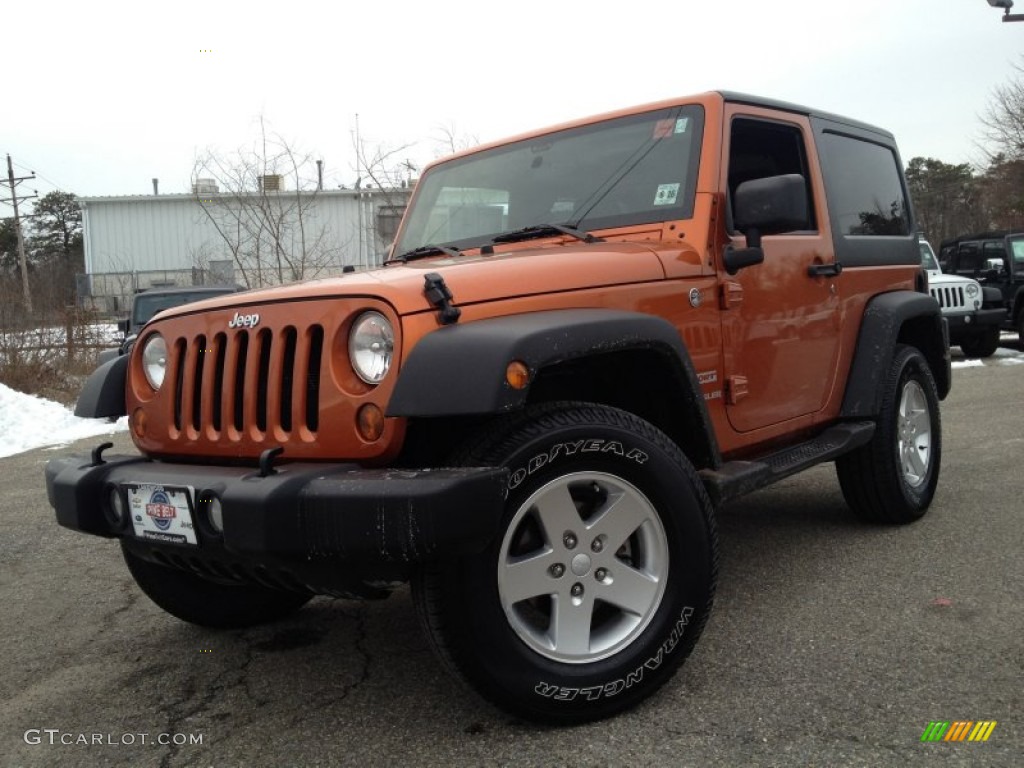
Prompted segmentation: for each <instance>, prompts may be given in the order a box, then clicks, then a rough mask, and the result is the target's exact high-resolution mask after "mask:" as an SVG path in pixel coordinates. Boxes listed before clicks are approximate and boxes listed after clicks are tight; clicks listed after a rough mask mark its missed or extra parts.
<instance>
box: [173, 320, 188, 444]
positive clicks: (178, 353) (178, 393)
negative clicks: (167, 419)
mask: <svg viewBox="0 0 1024 768" xmlns="http://www.w3.org/2000/svg"><path fill="white" fill-rule="evenodd" d="M173 361H174V370H175V374H174V427H175V429H179V430H180V429H181V427H182V415H181V407H182V405H181V398H182V394H183V390H184V386H183V384H184V383H185V340H184V339H177V340H176V341H175V342H174V351H173Z"/></svg>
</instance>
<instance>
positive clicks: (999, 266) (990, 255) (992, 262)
mask: <svg viewBox="0 0 1024 768" xmlns="http://www.w3.org/2000/svg"><path fill="white" fill-rule="evenodd" d="M939 263H940V264H941V265H942V271H943V272H946V273H947V274H952V275H962V276H963V277H973V278H974V279H975V280H977V281H978V282H979V283H981V284H982V285H983V286H986V287H992V288H997V289H999V292H1000V293H1001V294H1002V298H1003V306H1004V307H1005V308H1006V320H1005V321H1004V327H1005V328H1007V329H1008V330H1015V331H1017V333H1018V334H1019V336H1020V341H1021V343H1022V344H1024V232H1013V231H1010V230H1002V231H995V232H979V233H977V234H973V235H963V236H961V237H957V238H954V239H952V240H945V241H943V243H942V245H941V246H940V248H939Z"/></svg>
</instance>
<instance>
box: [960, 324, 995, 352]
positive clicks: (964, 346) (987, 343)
mask: <svg viewBox="0 0 1024 768" xmlns="http://www.w3.org/2000/svg"><path fill="white" fill-rule="evenodd" d="M960 349H961V350H963V353H964V356H965V357H991V356H992V355H994V354H995V352H996V350H997V349H999V329H998V328H986V329H984V330H982V331H978V332H977V333H975V334H974V335H972V336H968V337H967V338H965V339H964V340H963V341H961V342H960Z"/></svg>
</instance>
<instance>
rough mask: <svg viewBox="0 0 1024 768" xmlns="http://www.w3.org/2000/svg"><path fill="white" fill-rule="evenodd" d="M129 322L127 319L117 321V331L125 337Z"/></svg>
mask: <svg viewBox="0 0 1024 768" xmlns="http://www.w3.org/2000/svg"><path fill="white" fill-rule="evenodd" d="M130 322H131V321H130V320H129V319H128V318H127V317H126V318H125V319H124V320H118V321H117V328H118V330H119V331H121V333H123V334H125V335H127V333H128V325H129V323H130Z"/></svg>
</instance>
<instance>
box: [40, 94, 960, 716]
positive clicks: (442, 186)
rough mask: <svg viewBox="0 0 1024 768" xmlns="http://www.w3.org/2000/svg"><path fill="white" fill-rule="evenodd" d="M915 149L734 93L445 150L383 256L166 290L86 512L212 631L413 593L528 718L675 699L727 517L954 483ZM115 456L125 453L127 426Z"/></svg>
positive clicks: (447, 653)
mask: <svg viewBox="0 0 1024 768" xmlns="http://www.w3.org/2000/svg"><path fill="white" fill-rule="evenodd" d="M901 168H902V166H901V163H900V158H899V155H898V153H897V149H896V146H895V143H894V141H893V137H892V136H891V135H890V134H889V133H887V132H885V131H883V130H880V129H878V128H873V127H871V126H869V125H865V124H862V123H859V122H855V121H852V120H847V119H844V118H841V117H836V116H834V115H830V114H825V113H821V112H817V111H815V110H811V109H806V108H803V107H799V106H795V105H792V104H785V103H779V102H775V101H769V100H765V99H760V98H753V97H750V96H745V95H740V94H735V93H718V92H715V93H706V94H703V95H698V96H694V97H691V98H685V99H679V100H672V101H666V102H662V103H657V104H649V105H646V106H641V107H636V108H634V109H628V110H623V111H620V112H616V113H613V114H606V115H601V116H598V117H593V118H589V119H586V120H580V121H578V122H574V123H570V124H566V125H561V126H558V127H556V128H552V129H549V130H545V131H541V132H537V133H531V134H528V135H524V136H520V137H517V138H514V139H510V140H508V141H503V142H499V143H495V144H491V145H488V146H483V147H479V148H477V149H473V150H470V151H468V152H464V153H462V154H459V155H457V156H455V157H451V158H448V159H445V160H442V161H440V162H437V163H435V164H434V165H433V166H431V167H430V168H429V169H427V170H426V171H425V173H424V174H423V176H422V178H421V180H420V182H419V184H418V185H417V187H416V190H415V194H414V195H413V197H412V200H411V202H410V205H409V208H408V211H407V212H406V215H405V218H404V220H403V222H402V225H401V228H400V230H399V232H398V236H397V239H396V242H395V244H394V245H393V247H392V250H391V253H390V255H389V258H388V260H387V262H386V263H385V265H384V266H383V267H382V268H380V269H376V270H373V271H368V272H363V273H353V274H348V275H345V276H342V277H340V278H337V279H326V280H318V281H314V282H308V283H303V284H295V285H288V286H281V287H277V288H270V289H266V290H259V291H252V292H248V293H241V294H233V295H230V296H225V297H221V298H217V299H212V300H208V301H204V302H201V303H198V304H190V305H188V306H184V307H180V308H177V309H172V310H168V311H166V312H164V313H162V314H160V315H158V316H157V317H156V318H154V319H153V320H152V321H151V322H150V323H149V324H148V325H146V326H145V328H144V329H143V330H142V331H141V332H140V335H139V340H138V343H137V345H136V347H135V349H134V351H133V352H132V354H131V356H130V357H127V356H126V357H123V358H120V359H117V360H114V361H111V362H110V363H107V364H106V365H105V366H103V367H102V368H100V369H99V370H98V371H97V372H96V373H95V374H94V376H93V378H92V379H91V380H90V381H89V382H88V383H87V385H86V387H85V389H84V391H83V393H82V397H81V398H80V400H79V404H78V411H77V412H78V413H79V415H86V416H94V417H108V416H117V415H119V414H125V413H127V415H128V416H129V421H130V429H131V435H132V438H133V439H134V441H135V444H136V445H137V446H138V448H139V451H140V452H141V455H134V456H109V457H108V456H104V455H103V451H104V450H105V448H106V447H107V446H99V447H98V448H96V449H95V450H93V451H92V454H91V456H84V457H77V458H60V459H54V460H52V461H50V462H49V464H48V465H47V468H46V481H47V490H48V493H49V500H50V503H51V504H52V506H53V507H54V508H55V509H56V513H57V521H58V522H59V523H60V524H61V525H63V526H66V527H68V528H72V529H75V530H78V531H82V532H84V533H91V534H94V535H97V536H102V537H107V538H115V539H117V540H118V542H119V544H120V547H121V550H122V551H123V554H124V559H125V561H126V562H127V565H128V569H129V571H130V572H131V574H132V576H133V577H134V578H135V580H136V581H137V583H138V585H139V586H140V587H141V589H142V590H143V591H144V592H145V593H146V594H147V595H148V596H149V597H150V598H152V599H153V601H154V602H156V603H157V604H158V605H159V606H161V607H162V608H164V609H165V610H167V611H168V612H170V613H172V614H174V615H175V616H177V617H179V618H181V619H184V620H185V621H190V622H194V623H196V624H200V625H204V626H209V627H244V626H248V625H252V624H256V623H259V622H266V621H272V620H275V619H280V618H282V617H284V616H287V615H289V614H291V613H292V612H294V611H296V610H297V609H299V608H300V607H301V606H302V605H303V604H304V603H306V602H307V601H308V600H309V599H310V598H311V597H312V596H313V595H332V596H340V597H357V598H377V597H383V596H385V595H387V594H388V592H389V591H390V590H391V589H393V588H394V587H395V586H397V585H399V584H401V583H403V582H406V581H409V582H411V585H412V599H413V602H414V604H415V606H416V609H417V611H418V613H419V617H420V619H421V621H422V624H423V627H424V628H425V630H426V633H427V636H428V637H429V639H430V642H431V644H432V645H433V647H434V648H435V649H436V650H437V652H438V653H439V655H440V657H441V658H442V660H443V661H444V662H445V663H446V665H447V666H448V667H449V668H450V669H451V670H452V671H454V672H455V673H457V674H458V675H459V676H461V677H462V678H463V679H464V680H465V681H467V682H468V683H469V684H470V685H471V686H472V687H473V688H475V689H476V690H477V691H478V692H479V693H480V694H482V695H483V696H484V697H486V698H487V699H489V700H490V701H492V702H494V703H495V704H497V705H498V706H500V707H503V708H505V709H506V710H508V711H510V712H512V713H515V714H517V715H520V716H523V717H526V718H531V719H535V720H539V721H544V722H559V723H572V722H581V721H586V720H592V719H596V718H600V717H605V716H608V715H610V714H613V713H615V712H618V711H621V710H623V709H625V708H627V707H631V706H633V705H635V704H636V703H637V702H638V701H640V700H641V699H643V698H644V697H646V696H649V695H650V694H651V693H652V692H653V691H655V690H656V689H657V688H658V687H659V686H661V685H662V684H664V683H665V681H666V680H668V679H669V678H670V677H671V675H672V674H673V672H674V671H675V670H676V669H677V668H678V666H679V665H680V664H681V663H682V661H683V660H684V659H685V658H686V656H687V655H688V654H689V653H690V651H691V650H692V649H693V647H694V644H695V643H696V642H697V638H698V636H699V635H700V633H701V630H702V628H703V627H704V624H705V622H706V621H707V619H708V614H709V611H710V609H711V603H712V596H713V593H714V589H715V579H716V568H717V541H716V532H715V531H716V528H715V507H716V506H718V505H720V504H721V503H722V502H724V501H726V500H728V499H731V498H734V497H736V496H738V495H741V494H746V493H749V492H751V491H754V490H756V489H758V488H761V487H763V486H765V485H768V484H769V483H772V482H774V481H776V480H779V479H781V478H784V477H787V476H789V475H792V474H794V473H796V472H799V471H801V470H803V469H806V468H808V467H811V466H813V465H816V464H819V463H822V462H827V461H834V462H835V465H836V470H837V474H838V477H839V484H840V486H841V488H842V492H843V495H844V497H845V499H846V501H847V502H848V504H849V506H850V507H851V508H852V509H853V511H854V512H855V513H856V514H858V515H859V516H861V517H862V518H865V519H867V520H870V521H876V522H886V523H907V522H910V521H912V520H916V519H917V518H919V517H921V516H922V515H923V514H924V513H925V511H926V510H927V509H928V506H929V504H930V502H931V500H932V496H933V494H934V492H935V487H936V483H937V481H938V477H939V463H940V455H941V445H942V444H941V433H940V422H939V401H940V400H941V399H943V398H944V397H945V396H946V394H947V393H948V391H949V388H950V378H951V377H950V364H949V343H948V332H947V330H946V327H945V324H944V321H943V319H942V316H941V313H940V311H939V306H938V304H937V303H936V302H935V300H934V299H933V298H931V296H929V295H928V292H927V282H926V276H925V275H924V273H923V272H922V270H921V257H920V253H919V251H918V243H917V234H916V233H917V228H916V227H915V226H914V220H913V215H912V210H911V206H910V200H909V198H908V196H907V187H906V183H905V181H904V179H903V175H902V172H901ZM108 445H109V444H108Z"/></svg>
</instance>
